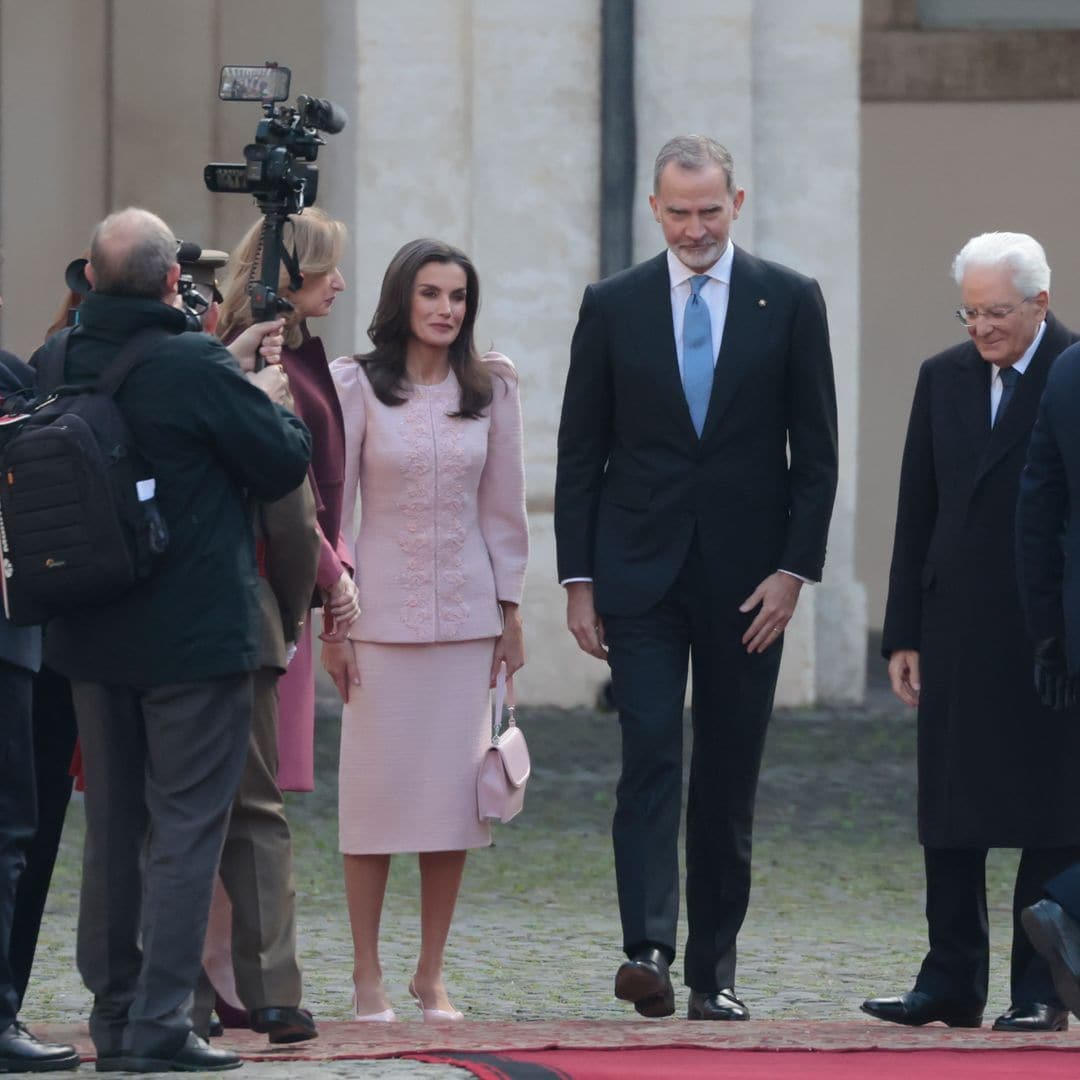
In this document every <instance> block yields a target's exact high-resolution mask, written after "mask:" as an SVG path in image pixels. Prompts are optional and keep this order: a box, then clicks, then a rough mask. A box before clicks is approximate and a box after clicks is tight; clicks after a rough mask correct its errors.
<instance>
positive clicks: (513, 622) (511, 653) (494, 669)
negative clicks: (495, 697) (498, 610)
mask: <svg viewBox="0 0 1080 1080" xmlns="http://www.w3.org/2000/svg"><path fill="white" fill-rule="evenodd" d="M502 610H503V632H502V634H501V635H500V636H499V639H498V640H497V641H496V642H495V655H494V657H493V658H492V662H491V685H492V686H494V685H495V678H496V676H497V675H498V674H499V665H500V664H501V663H502V662H503V661H504V660H505V661H506V677H507V678H510V676H511V675H513V674H514V672H515V671H517V670H518V669H520V668H522V667H524V666H525V635H524V631H523V630H522V626H521V612H520V611H519V610H518V606H517V604H511V603H508V602H503V604H502Z"/></svg>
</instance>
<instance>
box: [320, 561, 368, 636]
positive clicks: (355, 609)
mask: <svg viewBox="0 0 1080 1080" xmlns="http://www.w3.org/2000/svg"><path fill="white" fill-rule="evenodd" d="M322 596H323V632H322V633H321V634H320V635H319V636H320V637H321V638H322V640H323V641H344V639H345V635H346V634H347V633H348V632H349V627H350V626H352V624H353V623H354V622H355V621H356V619H357V616H359V614H360V593H359V592H358V591H357V588H356V585H355V583H354V582H353V579H352V575H351V574H350V573H349V571H348V570H342V571H341V577H339V578H338V579H337V581H336V582H334V584H333V585H332V586H331V587H330V588H329V589H323V590H322Z"/></svg>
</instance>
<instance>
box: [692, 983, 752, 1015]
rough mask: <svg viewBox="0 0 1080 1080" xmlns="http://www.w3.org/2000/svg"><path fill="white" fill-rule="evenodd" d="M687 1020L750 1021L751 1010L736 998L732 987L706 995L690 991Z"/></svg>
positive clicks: (699, 991)
mask: <svg viewBox="0 0 1080 1080" xmlns="http://www.w3.org/2000/svg"><path fill="white" fill-rule="evenodd" d="M686 1019H687V1020H749V1019H750V1010H749V1009H748V1008H747V1007H746V1006H745V1005H744V1004H743V1003H742V1002H741V1001H740V1000H739V999H738V998H737V997H736V996H735V991H734V990H732V989H731V988H730V987H729V988H727V989H725V990H717V991H716V993H715V994H706V993H703V992H702V991H701V990H691V991H690V1001H689V1004H688V1005H687V1008H686Z"/></svg>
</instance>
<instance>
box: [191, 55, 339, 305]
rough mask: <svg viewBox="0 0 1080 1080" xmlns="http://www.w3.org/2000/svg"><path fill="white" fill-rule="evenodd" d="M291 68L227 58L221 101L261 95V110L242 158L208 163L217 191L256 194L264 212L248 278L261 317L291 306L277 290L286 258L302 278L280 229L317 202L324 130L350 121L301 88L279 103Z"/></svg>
mask: <svg viewBox="0 0 1080 1080" xmlns="http://www.w3.org/2000/svg"><path fill="white" fill-rule="evenodd" d="M291 80H292V72H291V71H290V69H289V68H287V67H280V66H279V65H278V64H276V63H274V62H272V61H271V62H268V63H266V64H265V65H263V66H262V67H244V66H239V65H227V66H226V67H223V68H222V69H221V83H220V85H219V87H218V97H219V98H221V100H222V101H259V102H261V103H262V107H263V118H262V120H260V121H259V124H258V126H257V127H256V129H255V141H254V142H253V143H249V144H248V145H247V146H245V147H244V162H243V164H223V163H220V162H212V163H211V164H209V165H207V166H206V168H205V169H204V170H203V179H204V180H205V182H206V186H207V187H208V188H209V189H210V190H211V191H215V192H231V193H234V194H238V193H239V194H248V195H252V196H254V199H255V202H256V203H257V204H258V207H259V210H260V211H261V212H262V214H263V218H264V220H263V232H262V266H261V272H260V275H259V280H258V281H252V282H250V283H249V284H248V295H249V296H250V297H251V313H252V316H253V318H254V319H255V320H256V321H262V320H264V319H274V318H277V316H278V315H280V314H282V313H283V312H287V311H290V310H292V305H291V304H290V303H289V301H288V300H286V299H285V298H284V297H282V296H279V295H278V292H277V289H278V280H279V273H280V267H281V264H282V263H284V264H285V268H286V270H287V271H288V273H289V284H290V287H291V288H292V289H294V290H296V289H299V288H300V285H301V277H300V267H299V265H298V264H297V261H296V257H295V254H290V253H289V252H288V251H286V250H285V247H284V244H283V242H282V230H283V227H284V225H285V220H286V218H287V217H288V215H289V214H299V213H301V212H302V211H303V209H304V207H305V206H312V205H314V203H315V197H316V195H317V193H318V187H319V170H318V169H317V168H316V166H315V165H313V164H310V163H311V162H314V161H315V158H316V156H317V155H318V153H319V147H320V146H323V145H325V140H324V139H322V138H320V136H319V132H320V131H322V132H326V133H327V134H329V135H335V134H337V132H339V131H341V129H342V128H344V127H345V124H346V122H347V120H348V117H347V116H346V115H345V111H344V110H343V109H342V108H340V107H339V106H337V105H335V104H334V103H333V102H332V101H327V100H326V99H325V98H312V97H308V96H307V95H306V94H300V95H298V96H297V99H296V106H295V107H292V106H288V105H278V102H280V101H286V100H287V99H288V97H289V84H290V82H291Z"/></svg>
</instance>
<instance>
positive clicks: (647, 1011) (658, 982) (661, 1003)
mask: <svg viewBox="0 0 1080 1080" xmlns="http://www.w3.org/2000/svg"><path fill="white" fill-rule="evenodd" d="M615 996H616V997H617V998H618V999H619V1000H620V1001H632V1002H633V1003H634V1008H635V1009H637V1011H638V1012H639V1013H640V1014H641V1015H642V1016H650V1017H655V1016H671V1014H672V1013H673V1012H674V1011H675V990H674V989H673V987H672V985H671V975H670V974H669V972H668V961H667V957H666V956H665V955H664V954H663V953H662V952H661V951H660V950H659V949H644V950H642V951H641V952H639V953H635V954H634V955H633V956H631V957H630V959H629V960H627V961H625V962H624V963H623V964H620V965H619V970H618V971H617V972H616V973H615Z"/></svg>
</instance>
